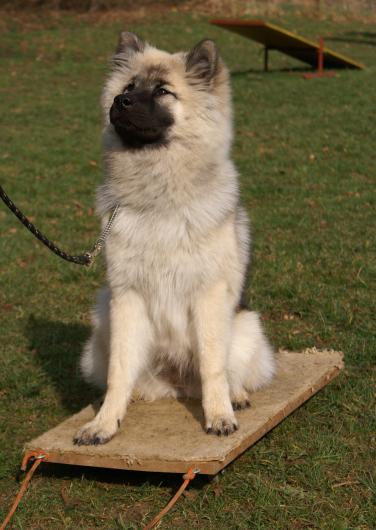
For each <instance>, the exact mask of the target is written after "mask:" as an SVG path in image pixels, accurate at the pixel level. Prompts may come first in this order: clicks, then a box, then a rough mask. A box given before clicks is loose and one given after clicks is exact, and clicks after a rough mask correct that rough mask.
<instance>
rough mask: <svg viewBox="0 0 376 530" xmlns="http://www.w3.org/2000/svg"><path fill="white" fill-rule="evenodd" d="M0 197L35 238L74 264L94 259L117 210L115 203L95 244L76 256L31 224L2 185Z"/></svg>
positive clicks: (108, 231) (89, 261)
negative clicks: (89, 249)
mask: <svg viewBox="0 0 376 530" xmlns="http://www.w3.org/2000/svg"><path fill="white" fill-rule="evenodd" d="M0 197H1V199H2V200H3V201H4V203H5V204H6V205H7V206H8V208H9V209H10V210H11V211H12V212H13V213H14V215H15V216H16V217H18V219H19V220H20V221H21V223H22V224H23V225H24V226H26V228H27V229H28V230H30V232H31V233H32V234H33V235H34V236H35V237H36V238H37V239H39V241H41V242H42V243H43V244H44V245H46V247H48V248H49V249H50V250H52V252H54V254H56V255H57V256H59V257H60V258H62V259H65V260H66V261H69V262H71V263H76V265H86V266H89V265H91V264H92V262H93V261H94V258H95V257H96V256H97V255H98V254H99V252H100V251H101V249H102V247H103V244H104V242H105V240H106V238H107V236H108V234H109V233H110V230H111V227H112V224H113V222H114V220H115V217H116V215H117V213H118V210H119V205H118V204H117V205H116V206H115V208H114V209H113V210H112V213H111V216H110V219H109V221H108V223H107V225H106V227H105V228H104V230H103V232H102V233H101V235H100V237H99V238H98V239H97V241H96V243H95V245H94V246H93V248H92V250H91V251H90V252H85V253H84V254H80V255H78V256H72V255H71V254H67V253H66V252H64V251H63V250H61V249H60V248H59V247H58V246H56V245H55V243H53V242H52V241H50V240H49V239H48V238H47V237H46V236H45V235H44V234H42V232H40V230H38V228H37V227H36V226H34V225H33V223H32V222H31V221H29V219H28V218H27V217H26V216H25V215H24V214H23V213H22V212H21V210H19V209H18V208H17V206H16V205H15V204H14V202H12V201H11V199H10V198H9V197H8V195H7V194H6V193H5V191H4V189H3V188H2V186H0Z"/></svg>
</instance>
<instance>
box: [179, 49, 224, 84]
mask: <svg viewBox="0 0 376 530" xmlns="http://www.w3.org/2000/svg"><path fill="white" fill-rule="evenodd" d="M218 66H219V53H218V50H217V47H216V45H215V43H214V42H213V41H212V40H210V39H204V40H202V41H201V42H199V43H198V44H197V45H196V46H195V47H194V48H193V49H192V50H191V51H190V52H189V53H188V54H187V56H186V60H185V70H186V72H187V76H188V79H189V80H190V81H191V82H192V83H193V84H195V85H197V84H203V85H206V86H208V85H209V84H210V82H211V80H212V79H213V77H214V76H215V75H216V73H217V71H218Z"/></svg>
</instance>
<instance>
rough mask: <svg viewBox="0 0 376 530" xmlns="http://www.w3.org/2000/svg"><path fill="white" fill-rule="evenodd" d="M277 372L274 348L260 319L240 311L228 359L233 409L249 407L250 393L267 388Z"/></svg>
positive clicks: (248, 312) (234, 324)
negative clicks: (263, 387)
mask: <svg viewBox="0 0 376 530" xmlns="http://www.w3.org/2000/svg"><path fill="white" fill-rule="evenodd" d="M274 372H275V361H274V357H273V352H272V348H271V346H270V344H269V342H268V340H267V338H266V337H265V334H264V331H263V329H262V326H261V322H260V319H259V316H258V314H257V313H255V312H254V311H240V312H239V313H237V314H236V315H235V317H234V322H233V328H232V341H231V347H230V354H229V358H228V380H229V385H230V393H231V401H232V405H233V408H234V409H240V408H245V407H248V406H249V405H250V400H249V393H250V392H253V391H255V390H257V389H259V388H260V387H262V386H264V385H266V384H267V383H268V382H269V381H270V380H271V379H272V377H273V374H274Z"/></svg>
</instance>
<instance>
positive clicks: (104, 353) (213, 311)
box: [75, 45, 274, 444]
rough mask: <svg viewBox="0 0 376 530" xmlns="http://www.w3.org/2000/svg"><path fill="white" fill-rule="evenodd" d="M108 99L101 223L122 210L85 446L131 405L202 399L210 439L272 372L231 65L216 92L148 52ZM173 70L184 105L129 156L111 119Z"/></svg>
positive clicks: (100, 306) (230, 424)
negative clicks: (242, 196) (249, 289)
mask: <svg viewBox="0 0 376 530" xmlns="http://www.w3.org/2000/svg"><path fill="white" fill-rule="evenodd" d="M118 59H120V61H118V63H119V64H120V66H116V67H115V69H114V71H113V72H112V74H111V76H110V78H109V79H108V81H107V84H106V86H105V89H104V93H103V99H102V103H103V110H104V117H105V128H104V135H103V137H104V141H103V143H104V161H105V179H104V183H103V185H102V186H101V187H100V188H99V190H98V212H99V214H100V215H101V217H102V220H103V223H105V222H106V221H107V219H108V215H109V211H110V210H111V208H112V207H113V206H114V205H115V204H117V203H119V204H120V206H121V209H120V212H119V214H118V217H117V218H116V221H115V223H114V226H113V228H112V231H111V234H110V236H109V238H108V240H107V242H106V249H105V255H106V263H107V279H108V287H107V288H105V289H103V290H102V291H101V292H100V294H99V297H98V301H97V305H96V308H95V309H94V313H93V331H92V336H91V337H90V339H89V341H88V342H87V344H86V346H85V348H84V351H83V355H82V358H81V369H82V373H83V375H84V377H85V378H86V379H87V380H88V381H90V382H92V383H95V384H97V385H99V386H100V387H101V388H103V389H104V390H106V394H105V399H104V403H103V405H102V407H101V409H100V411H99V412H98V414H97V416H96V417H95V418H94V420H93V421H91V422H90V423H88V424H87V425H85V426H83V427H82V429H80V431H79V432H78V433H77V435H76V439H75V440H76V442H77V443H86V444H89V443H104V442H106V441H107V440H109V439H110V438H111V437H112V436H113V435H114V434H115V433H116V430H117V429H118V426H119V424H120V421H122V419H123V418H124V415H125V412H126V408H127V404H128V403H129V400H130V399H131V397H132V395H133V397H138V398H143V399H148V400H149V399H156V398H159V397H164V396H173V397H178V396H193V397H201V399H202V405H203V409H204V414H205V424H206V429H207V430H208V431H214V432H216V433H217V434H221V433H224V434H229V433H231V432H232V431H233V430H234V429H236V428H237V425H238V423H237V419H236V417H235V415H234V411H233V405H232V403H233V404H234V406H235V407H236V406H239V407H243V406H245V405H246V404H247V403H248V399H249V393H250V392H252V391H254V390H256V389H257V388H259V387H260V386H262V385H264V384H266V383H268V382H269V381H270V379H271V377H272V375H273V372H274V360H273V355H272V351H271V348H270V346H269V343H268V341H267V339H266V338H265V336H264V333H263V331H262V328H261V324H260V321H259V318H258V316H257V314H256V313H254V312H249V311H244V310H242V311H240V312H238V311H237V306H238V304H239V300H240V296H241V291H242V288H243V284H244V277H245V271H246V267H247V263H248V259H249V255H248V253H249V244H250V240H249V228H248V220H247V216H246V214H245V212H244V210H243V209H242V208H241V207H240V206H239V193H238V182H237V173H236V170H235V168H234V166H233V163H232V162H231V160H230V155H229V153H230V146H231V140H232V112H231V103H230V89H229V81H228V73H227V70H226V68H225V66H224V65H223V64H222V62H221V60H220V59H218V61H219V62H218V65H217V70H216V74H215V76H214V77H213V78H212V79H211V80H210V84H209V85H208V86H205V87H204V86H200V85H195V84H194V83H192V80H190V78H189V75H190V72H187V71H186V66H185V64H186V54H184V53H176V54H168V53H166V52H163V51H160V50H157V49H156V48H153V47H151V46H149V45H146V47H145V49H144V50H143V52H142V53H137V52H134V53H130V54H127V55H126V56H125V55H124V61H122V59H123V57H122V54H121V53H120V54H119V55H118ZM156 64H157V65H159V64H160V65H163V67H165V68H166V70H167V71H168V82H169V84H170V85H171V86H172V87H173V89H174V91H175V92H176V93H177V95H178V99H175V98H173V97H172V96H165V98H166V99H165V104H166V105H168V106H169V108H170V110H171V112H172V113H173V116H174V118H175V123H174V125H173V126H172V127H171V130H170V131H169V143H168V145H166V146H165V147H160V148H158V149H153V148H146V149H140V150H126V149H124V147H123V145H122V143H121V141H120V139H119V138H118V137H117V134H116V132H115V131H114V129H113V127H112V125H111V124H110V122H109V119H108V114H109V109H110V107H111V104H112V101H113V99H114V97H115V96H116V95H117V94H119V92H121V90H122V89H123V87H124V85H126V84H127V82H129V80H130V79H131V78H132V76H134V75H135V74H137V73H142V72H143V71H144V70H145V69H147V68H148V67H149V66H150V65H156Z"/></svg>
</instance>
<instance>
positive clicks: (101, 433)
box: [73, 418, 117, 445]
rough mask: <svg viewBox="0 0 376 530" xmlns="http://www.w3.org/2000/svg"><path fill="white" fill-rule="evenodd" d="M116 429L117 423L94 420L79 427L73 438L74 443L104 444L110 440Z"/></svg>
mask: <svg viewBox="0 0 376 530" xmlns="http://www.w3.org/2000/svg"><path fill="white" fill-rule="evenodd" d="M116 431H117V425H116V424H115V425H113V426H111V425H104V424H103V423H101V422H99V421H96V419H95V418H94V420H92V421H89V422H88V423H86V424H85V425H84V426H83V427H81V429H79V430H78V431H77V433H76V435H75V437H74V438H73V443H74V444H75V445H98V444H105V443H107V442H109V441H110V440H111V438H112V437H113V436H114V435H115V433H116Z"/></svg>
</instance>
